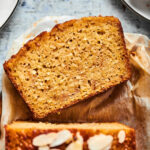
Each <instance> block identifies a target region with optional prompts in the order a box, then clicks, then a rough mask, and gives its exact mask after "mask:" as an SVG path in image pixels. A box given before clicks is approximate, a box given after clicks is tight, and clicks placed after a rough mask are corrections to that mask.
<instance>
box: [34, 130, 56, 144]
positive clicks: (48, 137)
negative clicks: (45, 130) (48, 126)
mask: <svg viewBox="0 0 150 150" xmlns="http://www.w3.org/2000/svg"><path fill="white" fill-rule="evenodd" d="M56 135H57V133H49V134H41V135H39V136H36V137H35V138H34V139H33V145H34V146H46V145H49V144H51V143H52V142H53V141H54V140H55V138H56Z"/></svg>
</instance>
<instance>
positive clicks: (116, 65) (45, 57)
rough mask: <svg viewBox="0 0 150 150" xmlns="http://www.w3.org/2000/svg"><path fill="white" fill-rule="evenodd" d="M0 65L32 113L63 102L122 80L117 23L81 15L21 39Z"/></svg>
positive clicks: (123, 59)
mask: <svg viewBox="0 0 150 150" xmlns="http://www.w3.org/2000/svg"><path fill="white" fill-rule="evenodd" d="M4 69H5V71H6V73H7V75H8V77H9V79H10V80H11V81H12V83H13V85H14V86H15V88H16V89H17V90H18V91H19V93H20V95H21V96H22V97H23V99H24V100H25V102H26V103H27V105H28V106H29V108H30V110H31V111H32V112H33V114H34V117H35V118H44V117H45V116H47V115H48V114H49V113H53V112H58V111H59V110H61V109H63V108H66V107H69V106H71V105H73V104H75V103H77V102H79V101H82V100H85V99H87V98H89V97H91V96H94V95H96V94H99V93H102V92H104V91H106V90H107V89H108V88H110V87H113V86H115V85H117V84H120V83H122V82H123V81H125V80H128V79H129V77H130V69H129V63H128V56H127V50H126V47H125V42H124V36H123V31H122V27H121V24H120V22H119V20H118V19H117V18H114V17H85V18H81V19H78V20H71V21H68V22H65V23H63V24H58V25H56V26H55V27H54V28H53V29H52V31H51V32H43V33H41V34H40V35H38V36H37V37H36V38H34V39H33V40H31V41H29V42H27V43H26V44H25V45H24V46H23V47H22V48H21V49H20V51H19V52H18V53H17V54H16V55H14V56H12V57H11V59H9V60H8V61H6V62H5V63H4Z"/></svg>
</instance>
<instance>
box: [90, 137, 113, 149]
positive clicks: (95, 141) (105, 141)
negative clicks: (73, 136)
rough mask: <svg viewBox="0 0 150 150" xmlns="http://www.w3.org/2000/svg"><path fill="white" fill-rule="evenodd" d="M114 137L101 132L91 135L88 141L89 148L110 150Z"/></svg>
mask: <svg viewBox="0 0 150 150" xmlns="http://www.w3.org/2000/svg"><path fill="white" fill-rule="evenodd" d="M112 141H113V137H112V136H111V135H104V134H99V135H95V136H93V137H90V138H89V139H88V141H87V143H88V148H89V150H109V149H110V148H111V145H112Z"/></svg>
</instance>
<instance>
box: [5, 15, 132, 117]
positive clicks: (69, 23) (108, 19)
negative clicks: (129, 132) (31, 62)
mask: <svg viewBox="0 0 150 150" xmlns="http://www.w3.org/2000/svg"><path fill="white" fill-rule="evenodd" d="M95 18H97V17H89V19H95ZM82 19H83V20H84V19H86V18H82ZM101 19H102V20H103V21H106V22H108V23H110V24H111V23H113V24H115V25H116V26H117V27H118V29H119V31H120V35H121V37H122V41H123V47H124V50H125V51H127V50H126V46H125V41H124V35H123V30H122V27H121V23H120V21H119V20H118V19H117V18H115V17H101ZM76 21H77V20H76V19H74V20H70V21H67V22H65V23H63V24H58V25H56V26H55V27H54V28H53V29H52V31H51V32H50V33H48V32H43V33H41V34H40V35H38V36H37V37H36V38H35V39H33V40H30V41H29V42H27V43H26V44H25V45H24V46H23V47H22V48H21V49H20V51H19V52H18V53H17V54H16V55H13V56H12V57H11V59H9V60H8V61H6V62H5V63H4V70H5V71H6V74H7V75H8V78H9V79H10V80H11V82H12V83H13V85H14V87H15V88H16V89H17V91H18V92H19V94H20V95H21V96H22V98H23V99H24V100H25V102H26V98H25V95H23V93H22V90H21V88H20V87H19V86H18V85H17V84H16V82H15V79H14V77H13V76H12V75H11V73H10V71H9V69H11V68H10V67H9V66H8V64H9V63H13V61H14V60H15V59H17V57H18V56H20V57H21V56H23V55H24V52H25V51H27V50H28V48H29V47H30V44H32V42H33V43H38V41H39V40H40V39H41V38H43V39H44V38H45V36H46V35H47V34H49V36H53V35H55V33H57V31H58V30H59V31H62V32H63V31H64V30H65V29H66V28H68V27H69V26H72V25H73V23H75V22H76ZM124 57H125V58H126V59H125V60H126V68H127V70H128V71H127V75H126V76H125V77H122V79H121V80H120V81H116V83H112V84H111V85H110V86H109V87H103V88H102V89H101V90H100V91H94V92H93V93H91V94H89V95H87V96H85V97H83V98H82V100H85V99H88V98H90V97H92V96H95V95H97V94H99V93H103V92H105V91H107V90H108V89H109V88H111V87H113V86H115V85H117V84H120V83H122V82H124V81H126V80H128V79H129V78H130V76H131V70H130V65H129V59H128V54H127V52H125V55H124ZM79 101H81V99H76V100H74V101H72V102H71V103H69V104H66V105H64V106H63V107H62V108H59V109H57V110H53V111H52V112H51V113H56V112H58V111H60V110H62V109H64V108H67V107H69V106H71V105H73V104H76V103H78V102H79ZM26 103H27V102H26ZM27 105H28V106H29V108H30V110H31V111H32V112H33V114H34V117H35V118H43V117H46V116H47V115H48V114H45V115H43V116H39V115H37V114H36V112H35V111H34V110H33V109H32V106H30V104H28V103H27Z"/></svg>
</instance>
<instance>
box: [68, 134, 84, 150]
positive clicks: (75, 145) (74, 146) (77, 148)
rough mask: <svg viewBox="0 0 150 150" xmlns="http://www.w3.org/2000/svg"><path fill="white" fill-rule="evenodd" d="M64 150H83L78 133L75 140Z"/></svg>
mask: <svg viewBox="0 0 150 150" xmlns="http://www.w3.org/2000/svg"><path fill="white" fill-rule="evenodd" d="M66 150H83V138H82V136H81V135H80V133H79V132H77V140H76V141H75V142H72V143H71V144H69V145H68V147H67V148H66Z"/></svg>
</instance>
